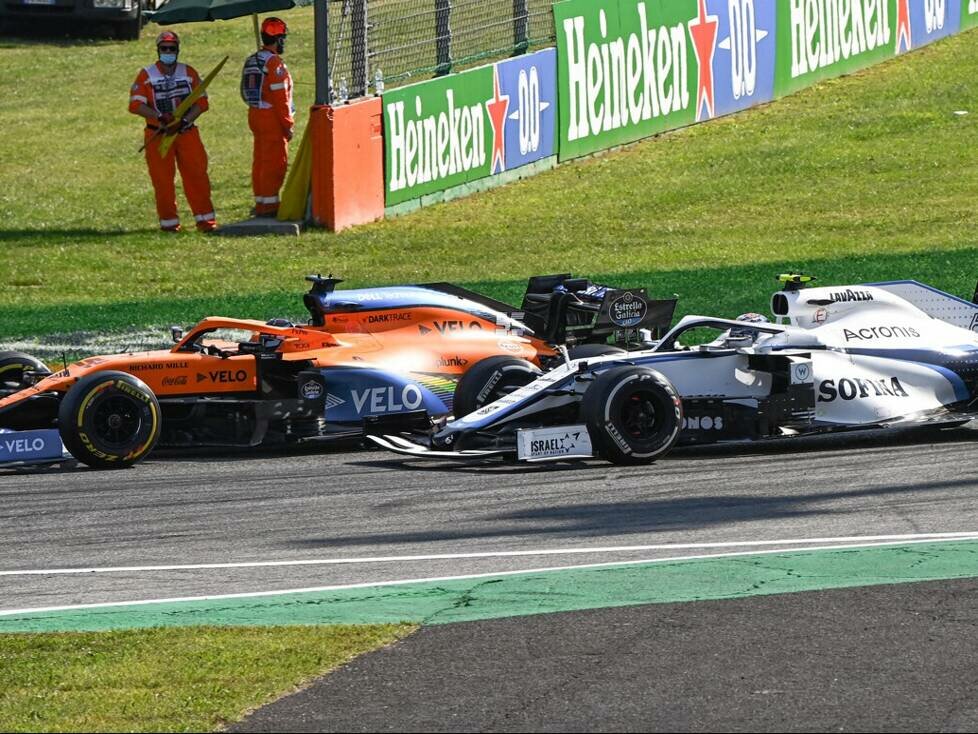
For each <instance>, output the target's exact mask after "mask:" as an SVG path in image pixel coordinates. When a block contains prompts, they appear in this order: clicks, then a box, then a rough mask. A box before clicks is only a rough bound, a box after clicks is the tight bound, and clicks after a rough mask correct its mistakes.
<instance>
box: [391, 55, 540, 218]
mask: <svg viewBox="0 0 978 734" xmlns="http://www.w3.org/2000/svg"><path fill="white" fill-rule="evenodd" d="M383 106H384V165H385V172H384V174H385V175H384V180H385V186H386V203H387V206H392V205H394V204H399V203H402V202H405V201H411V200H412V199H417V198H420V197H421V196H424V195H425V194H431V193H434V192H436V191H442V190H444V189H448V188H451V187H453V186H458V185H460V184H464V183H467V182H469V181H474V180H476V179H480V178H484V177H486V176H493V175H498V174H500V173H502V172H503V171H507V170H511V169H513V168H517V167H519V166H523V165H526V164H527V163H532V162H533V161H537V160H540V159H542V158H546V157H548V156H552V155H553V154H554V152H555V120H556V114H557V98H556V51H555V49H552V48H549V49H545V50H543V51H539V52H537V53H533V54H528V55H526V56H519V57H517V58H513V59H508V60H506V61H500V62H499V63H496V64H492V65H490V66H482V67H479V68H477V69H471V70H469V71H463V72H461V73H458V74H452V75H450V76H445V77H440V78H438V79H432V80H429V81H425V82H420V83H418V84H412V85H410V86H406V87H401V88H398V89H394V90H392V91H390V92H386V93H385V94H384V96H383Z"/></svg>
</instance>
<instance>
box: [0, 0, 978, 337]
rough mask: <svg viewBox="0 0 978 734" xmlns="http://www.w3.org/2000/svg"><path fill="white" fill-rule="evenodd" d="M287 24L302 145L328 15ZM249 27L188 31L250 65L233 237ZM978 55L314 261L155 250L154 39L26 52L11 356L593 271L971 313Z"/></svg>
mask: <svg viewBox="0 0 978 734" xmlns="http://www.w3.org/2000/svg"><path fill="white" fill-rule="evenodd" d="M288 17H289V22H290V25H291V27H292V28H293V33H292V34H291V36H290V46H289V49H288V53H287V59H288V61H289V63H290V67H291V68H292V70H293V73H294V74H295V76H296V77H297V80H298V82H299V85H298V87H297V91H298V100H297V104H298V107H299V121H300V126H301V124H302V123H304V121H305V119H306V116H307V115H306V111H305V108H306V107H307V106H308V104H309V103H310V102H311V95H312V91H313V86H312V83H313V72H312V35H311V19H312V15H311V10H310V9H300V10H296V11H292V12H290V13H289V16H288ZM249 23H250V20H247V19H246V20H241V21H232V22H218V23H213V24H199V25H191V26H187V27H185V28H184V27H180V28H179V30H180V31H181V32H182V34H183V36H184V58H185V60H187V61H189V62H191V63H194V64H195V65H196V66H197V67H198V68H200V69H201V70H202V71H205V70H207V69H209V68H210V67H211V66H213V64H215V63H216V62H217V61H218V60H219V58H220V57H221V56H223V55H224V54H225V53H230V54H231V55H232V59H233V61H232V63H230V64H229V65H228V67H227V69H226V71H225V72H224V73H223V74H222V76H221V77H220V78H219V79H218V80H217V81H216V82H215V87H214V88H213V91H212V94H211V98H212V111H211V112H209V113H208V114H207V115H206V116H205V117H204V119H203V121H202V127H203V135H204V139H205V142H206V144H207V146H208V149H209V152H210V155H211V170H212V179H213V183H214V192H215V193H214V198H215V201H216V205H217V207H218V212H219V216H220V217H221V218H222V219H223V220H225V221H227V220H230V219H236V218H241V217H243V216H244V215H245V213H246V211H247V209H248V207H249V206H250V191H249V184H248V181H249V170H250V168H249V167H250V147H251V140H250V135H249V133H248V131H247V126H246V114H245V107H244V105H243V104H242V103H241V102H240V100H239V99H238V98H237V91H236V84H237V78H236V77H237V73H238V72H237V67H238V66H239V65H240V60H241V59H242V58H243V57H244V56H245V55H246V54H247V53H248V52H249V50H250V48H251V43H252V41H251V29H250V25H249ZM151 30H152V29H151ZM149 35H152V34H151V33H150V34H149ZM974 40H975V34H974V33H973V32H969V33H964V34H962V35H960V36H957V37H955V38H952V39H948V40H945V41H942V42H939V43H937V44H935V45H933V46H930V47H927V48H925V49H923V50H921V51H917V52H914V53H913V54H909V55H907V56H904V57H901V58H899V59H895V60H892V61H890V62H887V63H885V64H882V65H880V66H877V67H875V68H873V69H870V70H867V71H865V72H863V73H860V74H858V75H855V76H852V77H848V78H844V79H838V80H833V81H829V82H825V83H822V84H820V85H818V86H817V87H815V88H813V89H811V90H808V91H805V92H802V93H799V94H796V95H794V96H791V97H788V98H786V99H784V100H780V101H777V102H775V103H772V104H770V105H767V106H765V107H762V108H759V109H755V110H752V111H749V112H746V113H743V114H740V115H736V116H733V117H729V118H725V119H722V120H717V121H714V122H710V123H708V124H706V125H699V126H695V127H692V128H688V129H686V130H682V131H678V132H675V133H672V134H668V135H665V136H662V137H660V138H657V139H655V140H651V141H646V142H643V143H640V144H637V145H634V146H631V147H629V148H627V149H624V150H621V151H618V152H615V153H610V154H607V155H604V156H601V157H598V158H592V159H588V160H582V161H578V162H575V163H572V164H569V165H565V166H561V167H559V168H558V169H556V170H554V171H551V172H548V173H544V174H541V175H539V176H536V177H534V178H532V179H528V180H525V181H522V182H520V183H517V184H514V185H511V186H507V187H503V188H499V189H496V190H493V191H489V192H485V193H483V194H479V195H476V196H473V197H470V198H468V199H464V200H460V201H455V202H451V203H448V204H443V205H439V206H434V207H431V208H429V209H426V210H422V211H420V212H417V213H415V214H412V215H409V216H405V217H400V218H397V219H393V220H388V221H385V222H380V223H377V224H373V225H368V226H364V227H359V228H356V229H354V230H352V231H348V232H344V233H341V234H339V235H335V234H331V233H328V232H323V231H314V232H311V233H308V234H306V235H304V236H303V237H301V238H299V239H298V240H295V239H291V238H267V237H266V238H246V239H235V240H226V239H221V238H214V237H205V236H202V235H198V234H196V233H184V234H182V235H179V236H175V237H174V236H163V235H161V234H159V233H157V232H156V231H155V229H154V226H155V214H154V211H153V206H152V199H151V192H150V187H149V182H148V178H147V175H146V172H145V166H144V164H143V161H142V159H141V157H140V156H138V155H136V153H135V150H136V148H137V147H138V145H139V143H140V140H141V137H140V132H139V123H138V121H137V120H136V119H135V118H134V117H132V116H130V115H128V113H127V112H126V111H125V106H126V92H127V89H128V85H129V84H130V82H131V80H132V78H133V77H134V76H135V73H136V71H137V69H138V68H139V66H141V65H142V64H144V63H147V62H148V61H149V60H150V59H151V58H152V42H151V41H150V40H148V38H147V39H144V40H143V41H141V42H139V43H130V44H125V43H108V42H106V43H92V42H90V41H77V42H65V43H58V44H56V43H40V42H32V43H29V44H27V45H25V46H20V45H16V44H14V43H12V42H5V43H3V44H2V45H0V65H2V67H3V68H4V69H5V74H4V75H3V76H2V77H0V95H2V98H3V99H4V100H5V111H4V122H5V132H6V134H5V135H4V136H2V138H0V160H3V161H4V164H3V166H2V167H0V222H2V224H0V248H2V249H3V253H2V255H3V257H2V258H0V285H2V289H0V338H5V337H20V336H25V335H29V334H36V333H49V332H57V331H66V330H74V329H79V328H88V329H92V330H104V329H120V328H124V327H127V326H130V325H132V326H145V325H150V324H158V323H163V322H167V321H178V322H189V321H192V320H194V319H196V318H197V317H199V316H201V315H203V314H205V313H208V312H210V313H225V314H229V315H239V314H240V315H252V316H271V315H275V314H278V313H292V314H294V313H296V311H297V310H301V309H298V308H297V305H298V295H299V293H300V291H301V290H302V288H303V284H302V282H301V276H302V275H303V274H305V273H307V272H313V271H323V272H326V271H332V272H334V273H337V274H341V275H343V276H345V277H346V278H348V283H349V284H351V285H365V284H376V283H393V282H417V281H425V280H443V279H444V280H454V281H457V282H461V283H467V284H476V285H478V286H479V287H481V288H484V289H485V290H487V291H488V292H490V293H491V294H493V295H497V296H510V297H511V296H512V295H515V294H516V291H517V290H518V284H519V283H521V282H523V281H524V279H525V278H526V276H527V275H529V274H531V273H537V272H546V271H550V272H553V271H562V270H573V271H574V272H577V273H580V274H584V275H602V276H605V277H607V278H610V279H613V280H615V281H623V282H628V283H647V284H649V285H651V286H652V288H653V290H654V291H655V292H657V293H671V292H679V293H680V295H681V296H682V299H683V300H682V301H681V304H680V308H681V310H683V311H684V312H686V311H703V310H709V311H711V312H712V311H717V310H722V312H724V313H732V312H735V311H738V310H743V309H746V308H758V307H760V306H761V305H763V303H764V302H766V300H767V295H768V291H769V290H770V287H771V285H772V284H773V280H769V276H771V275H772V274H773V273H775V272H777V271H779V270H782V269H785V268H788V267H791V268H805V269H808V270H811V271H813V272H814V273H815V274H816V275H819V276H821V277H822V280H823V281H825V280H832V281H835V282H839V281H859V280H868V279H871V278H876V277H918V278H926V279H928V280H930V281H931V282H933V284H934V285H937V286H939V287H944V288H947V289H950V290H954V291H956V292H958V293H961V294H967V295H970V280H971V277H972V274H973V271H972V265H971V263H972V262H973V261H974V258H973V254H974V250H975V249H976V248H978V235H976V234H975V230H974V214H973V212H974V192H975V191H978V157H976V156H975V155H974V141H975V140H976V139H978V85H975V84H974V83H973V80H974V79H975V78H978V44H975V42H974ZM92 70H97V73H92ZM955 110H971V111H972V114H970V115H967V116H956V115H954V114H953V112H954V111H955ZM744 263H751V265H750V266H745V265H743V264H744ZM925 273H926V274H925Z"/></svg>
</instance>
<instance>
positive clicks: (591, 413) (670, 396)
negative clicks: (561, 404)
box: [581, 365, 683, 464]
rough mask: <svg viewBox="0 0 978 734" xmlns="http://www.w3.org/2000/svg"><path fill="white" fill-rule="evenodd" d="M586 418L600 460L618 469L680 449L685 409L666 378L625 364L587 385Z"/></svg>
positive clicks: (584, 401) (582, 409)
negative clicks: (677, 442)
mask: <svg viewBox="0 0 978 734" xmlns="http://www.w3.org/2000/svg"><path fill="white" fill-rule="evenodd" d="M581 416H582V417H583V419H584V422H585V424H586V425H587V429H588V433H589V434H590V436H591V443H592V444H593V446H594V448H595V449H596V450H597V452H598V454H599V455H600V456H601V457H603V458H604V459H607V460H608V461H610V462H612V463H614V464H648V463H651V462H653V461H655V460H656V459H658V458H659V457H661V456H664V455H665V454H666V453H668V452H669V450H670V449H671V448H672V447H673V446H674V445H675V443H676V439H677V438H678V437H679V430H680V428H681V427H682V422H683V409H682V401H681V400H680V398H679V394H678V393H677V392H676V388H675V387H673V385H672V383H671V382H669V380H668V379H666V378H665V376H663V375H662V374H661V373H659V372H656V371H655V370H650V369H648V368H646V367H634V366H631V365H625V366H622V367H613V368H612V369H610V370H607V371H606V372H602V373H601V374H600V375H598V376H597V377H596V378H595V380H594V382H592V383H591V385H589V386H588V389H587V391H586V392H585V393H584V398H583V399H582V400H581Z"/></svg>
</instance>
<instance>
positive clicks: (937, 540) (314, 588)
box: [0, 533, 978, 617]
mask: <svg viewBox="0 0 978 734" xmlns="http://www.w3.org/2000/svg"><path fill="white" fill-rule="evenodd" d="M941 535H945V534H943V533H942V534H941ZM962 539H965V540H978V537H976V536H975V535H973V534H963V533H962V534H956V535H955V537H949V538H942V537H935V536H928V537H926V538H921V539H919V540H895V541H888V542H880V543H857V544H851V545H825V546H813V547H810V548H795V549H791V550H787V551H786V549H784V548H774V549H771V550H762V551H741V552H737V553H713V554H700V555H691V556H673V557H669V558H646V559H642V560H638V561H609V562H607V563H587V564H582V565H579V566H549V567H544V568H527V569H521V570H519V571H496V572H490V573H473V574H465V575H462V576H436V577H432V578H415V579H397V580H392V581H366V582H363V583H358V584H339V585H335V586H311V587H305V588H300V589H281V590H278V591H253V592H243V593H238V594H216V595H208V596H182V597H169V598H164V599H134V600H131V601H113V602H99V603H94V604H72V605H67V606H56V607H34V608H25V609H3V610H0V617H6V616H13V615H23V614H36V613H39V612H63V611H73V610H81V609H106V608H111V607H125V606H141V605H150V604H174V603H179V602H195V601H220V600H223V599H247V598H255V599H257V598H260V597H269V596H285V595H287V594H309V593H315V592H324V591H342V590H345V589H364V588H371V587H382V586H398V585H402V584H423V583H439V582H444V581H465V580H468V579H484V578H499V577H502V576H518V575H528V574H534V573H546V572H550V571H571V570H585V569H595V568H610V567H615V566H618V567H621V566H636V565H641V564H652V563H674V562H678V561H697V560H704V559H714V558H743V557H750V556H764V555H771V554H776V553H785V552H789V553H810V552H813V551H825V550H827V551H837V550H854V549H860V548H880V547H886V546H901V545H916V544H919V543H950V542H953V541H955V540H962Z"/></svg>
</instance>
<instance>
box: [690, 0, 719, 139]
mask: <svg viewBox="0 0 978 734" xmlns="http://www.w3.org/2000/svg"><path fill="white" fill-rule="evenodd" d="M688 25H689V35H690V36H692V37H693V51H694V52H695V53H696V63H697V65H698V66H699V70H700V71H699V84H697V86H696V120H697V122H698V121H700V120H702V119H703V105H704V103H705V104H706V117H707V118H710V117H713V114H714V112H713V54H714V52H715V51H716V42H717V32H718V30H719V27H720V23H719V18H717V16H715V15H707V14H706V0H699V16H698V17H697V18H695V19H693V20H691V21H689V23H688Z"/></svg>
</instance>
